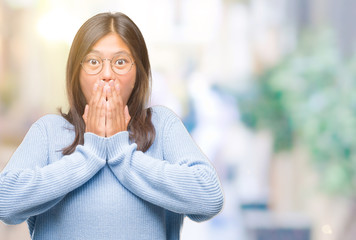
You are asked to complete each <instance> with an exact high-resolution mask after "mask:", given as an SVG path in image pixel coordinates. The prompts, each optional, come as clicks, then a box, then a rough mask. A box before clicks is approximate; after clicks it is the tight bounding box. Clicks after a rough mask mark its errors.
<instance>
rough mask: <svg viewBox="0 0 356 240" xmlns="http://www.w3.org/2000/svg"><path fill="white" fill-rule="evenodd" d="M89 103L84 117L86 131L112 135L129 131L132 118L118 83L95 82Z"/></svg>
mask: <svg viewBox="0 0 356 240" xmlns="http://www.w3.org/2000/svg"><path fill="white" fill-rule="evenodd" d="M92 96H93V97H92V98H91V99H90V102H89V105H86V106H85V110H84V114H83V119H84V122H85V125H86V128H85V132H92V133H94V134H96V135H98V136H102V137H110V136H112V135H115V134H116V133H118V132H121V131H127V126H128V124H129V122H130V120H131V117H130V114H129V111H128V107H127V106H124V104H123V101H122V98H121V96H120V89H119V86H118V85H116V86H115V85H114V82H113V81H110V82H109V84H105V82H103V81H100V82H98V83H95V85H94V88H93V94H92Z"/></svg>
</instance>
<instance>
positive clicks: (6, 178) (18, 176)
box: [0, 120, 106, 224]
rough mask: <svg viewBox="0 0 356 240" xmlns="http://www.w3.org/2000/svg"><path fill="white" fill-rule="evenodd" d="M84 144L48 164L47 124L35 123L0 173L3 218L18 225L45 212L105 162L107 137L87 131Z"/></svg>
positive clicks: (0, 216)
mask: <svg viewBox="0 0 356 240" xmlns="http://www.w3.org/2000/svg"><path fill="white" fill-rule="evenodd" d="M84 138H85V143H84V145H78V146H77V148H76V150H75V151H74V152H73V153H72V154H71V155H66V156H64V157H63V158H61V159H59V160H58V161H55V162H54V163H51V164H48V156H49V153H48V144H49V141H51V139H48V137H47V134H46V129H45V127H44V124H43V123H42V124H41V122H40V120H39V121H37V122H36V123H34V124H33V125H32V127H31V128H30V130H29V131H28V133H27V134H26V136H25V138H24V140H23V141H22V143H21V144H20V146H19V147H18V148H17V150H16V151H15V153H14V154H13V156H12V157H11V159H10V161H9V163H8V164H7V166H6V167H5V169H4V170H3V171H2V172H1V174H0V220H2V221H3V222H5V223H7V224H19V223H21V222H23V221H25V220H26V219H28V218H29V217H30V216H35V215H38V214H41V213H43V212H45V211H46V210H48V209H50V208H51V207H53V206H54V205H56V204H57V203H58V202H59V201H60V200H61V199H63V197H64V196H65V195H66V194H67V193H69V192H70V191H72V190H74V189H76V188H78V187H79V186H81V185H82V184H84V183H85V182H86V181H88V180H89V179H90V178H91V177H92V176H93V175H95V174H96V173H97V172H98V171H99V170H100V169H101V168H102V167H103V166H104V165H105V164H106V161H105V158H106V148H105V141H104V138H100V137H98V136H96V135H94V134H90V133H86V134H85V136H84Z"/></svg>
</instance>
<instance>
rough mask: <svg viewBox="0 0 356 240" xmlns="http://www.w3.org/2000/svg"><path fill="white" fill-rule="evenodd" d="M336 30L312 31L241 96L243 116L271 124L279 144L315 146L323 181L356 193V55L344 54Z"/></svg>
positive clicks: (254, 123)
mask: <svg viewBox="0 0 356 240" xmlns="http://www.w3.org/2000/svg"><path fill="white" fill-rule="evenodd" d="M333 39H334V38H333V35H332V34H331V33H330V32H323V33H317V32H315V31H314V32H308V33H306V34H305V35H304V37H303V39H302V41H301V43H300V45H299V46H298V48H297V49H296V51H295V52H294V53H293V54H291V55H289V56H287V57H286V58H285V59H284V60H283V61H282V62H281V63H280V64H279V65H277V66H275V67H273V68H272V69H270V70H268V71H266V72H265V73H264V74H262V75H261V76H259V77H258V79H257V80H256V81H255V84H254V85H253V87H252V88H251V89H250V91H248V92H247V93H246V94H244V95H240V96H239V105H240V110H241V116H242V120H243V121H244V122H245V123H246V124H247V125H248V126H250V127H253V128H268V129H270V130H271V131H272V132H273V133H274V136H275V150H276V151H281V150H288V149H291V148H292V147H293V145H294V144H295V142H296V141H298V142H301V143H302V144H304V145H305V147H306V149H308V150H309V152H310V156H311V158H312V161H313V164H314V166H315V167H316V169H317V170H318V172H319V174H320V180H321V187H322V189H323V190H324V191H326V192H328V193H332V194H343V195H346V196H354V195H356V188H355V182H356V134H355V130H354V129H355V126H356V95H355V94H354V93H355V91H356V81H354V79H355V77H356V61H355V59H348V60H347V61H345V60H343V59H342V57H341V55H340V53H339V52H338V51H337V49H338V48H337V47H336V46H335V41H333Z"/></svg>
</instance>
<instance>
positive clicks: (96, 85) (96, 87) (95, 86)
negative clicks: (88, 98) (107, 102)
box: [94, 83, 98, 91]
mask: <svg viewBox="0 0 356 240" xmlns="http://www.w3.org/2000/svg"><path fill="white" fill-rule="evenodd" d="M96 89H98V84H97V83H95V84H94V91H96Z"/></svg>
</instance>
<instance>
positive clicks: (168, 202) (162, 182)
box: [107, 116, 223, 221]
mask: <svg viewBox="0 0 356 240" xmlns="http://www.w3.org/2000/svg"><path fill="white" fill-rule="evenodd" d="M162 127H164V128H165V129H164V141H163V142H164V143H163V144H164V146H163V154H164V159H156V158H153V157H151V156H149V155H148V154H145V153H143V152H141V151H137V150H136V147H137V146H136V144H135V143H133V144H130V142H129V137H128V132H121V133H118V134H117V135H114V136H113V137H114V138H113V139H111V141H109V142H108V146H107V147H108V164H109V166H110V167H111V169H112V171H113V172H114V174H115V175H116V177H117V178H118V180H119V181H120V182H121V183H122V184H123V185H124V186H125V187H126V188H127V189H129V190H130V191H131V192H132V193H134V194H135V195H137V196H139V197H140V198H142V199H144V200H146V201H148V202H151V203H153V204H155V205H158V206H161V207H163V208H165V209H167V210H169V211H172V212H175V213H179V214H184V215H188V217H190V218H191V219H192V220H194V221H204V220H208V219H210V218H211V217H213V216H214V215H216V214H217V213H219V212H220V211H221V208H222V205H223V194H222V189H221V186H220V182H219V180H218V177H217V174H216V171H215V169H214V168H213V166H212V165H211V164H210V162H209V161H208V159H207V158H206V156H205V155H204V154H203V153H202V152H201V151H200V149H199V148H198V146H197V145H196V144H195V142H194V141H193V139H192V138H191V136H190V135H189V133H188V131H187V130H186V128H185V127H184V125H183V123H182V122H181V120H180V119H179V118H178V117H176V116H175V117H171V118H170V119H169V121H168V122H167V123H166V124H165V126H162Z"/></svg>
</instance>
